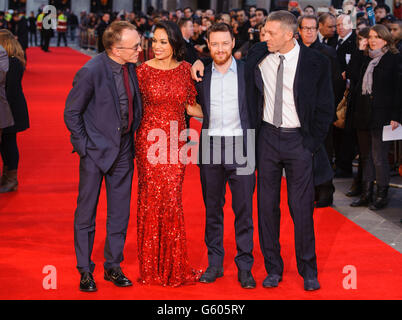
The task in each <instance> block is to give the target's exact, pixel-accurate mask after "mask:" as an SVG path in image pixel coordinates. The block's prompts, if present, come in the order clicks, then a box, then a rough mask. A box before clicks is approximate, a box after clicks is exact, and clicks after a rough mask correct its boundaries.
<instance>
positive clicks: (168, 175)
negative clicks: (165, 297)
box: [135, 22, 200, 286]
mask: <svg viewBox="0 0 402 320" xmlns="http://www.w3.org/2000/svg"><path fill="white" fill-rule="evenodd" d="M183 45H184V43H183V39H182V36H181V32H180V29H179V28H178V27H177V25H176V24H173V23H169V22H163V23H161V24H158V25H157V26H156V29H155V32H154V38H153V44H152V48H153V51H154V54H155V58H154V59H152V60H150V61H147V62H146V63H144V64H142V65H141V66H140V67H138V68H137V75H138V80H139V84H140V90H141V95H142V100H143V106H144V117H143V120H142V123H141V126H140V128H139V130H138V131H137V136H136V143H135V145H136V159H137V166H138V208H137V234H138V258H139V266H140V279H139V281H140V282H141V283H143V284H154V285H162V286H180V285H184V284H189V283H194V282H195V281H196V280H197V278H198V277H199V273H197V272H195V271H194V270H193V269H192V268H191V267H190V266H189V261H188V254H187V244H186V233H185V228H184V215H183V205H182V185H183V180H184V172H185V165H184V164H182V163H181V162H180V160H179V156H178V152H176V154H175V155H174V156H173V157H172V155H171V152H170V139H173V141H175V143H177V144H178V148H177V149H178V150H180V149H181V148H182V147H183V146H184V144H185V143H186V142H185V141H184V142H181V141H179V135H180V133H181V132H182V131H184V132H185V129H186V125H185V117H184V113H185V110H186V108H187V110H189V108H197V110H200V108H199V106H197V105H196V102H195V97H196V95H197V92H196V90H195V86H194V83H193V81H192V79H191V75H190V68H191V65H190V64H188V63H187V62H184V61H182V62H179V61H181V60H182V59H183V57H184V51H183ZM193 105H194V107H192V106H193ZM153 133H154V134H155V136H159V140H158V138H156V139H152V138H151V137H152V135H153ZM161 133H162V134H161ZM164 135H165V136H166V148H158V152H151V151H152V150H153V151H155V145H156V144H158V145H160V143H163V142H165V138H161V136H162V137H163V136H164ZM171 135H172V136H171ZM176 157H177V158H178V159H175V158H176ZM158 159H159V160H160V159H163V160H162V161H159V162H158V163H155V161H156V160H158Z"/></svg>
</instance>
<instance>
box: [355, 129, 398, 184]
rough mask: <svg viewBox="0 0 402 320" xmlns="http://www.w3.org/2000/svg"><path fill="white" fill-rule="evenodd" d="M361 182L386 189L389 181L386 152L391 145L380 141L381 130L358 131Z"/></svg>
mask: <svg viewBox="0 0 402 320" xmlns="http://www.w3.org/2000/svg"><path fill="white" fill-rule="evenodd" d="M357 138H358V140H359V149H360V158H361V165H362V169H363V181H365V182H374V180H376V181H377V184H378V185H379V186H380V187H387V186H388V185H389V181H390V174H389V171H390V168H389V160H388V152H389V148H390V145H391V143H390V142H389V141H386V142H383V141H382V129H371V130H358V131H357Z"/></svg>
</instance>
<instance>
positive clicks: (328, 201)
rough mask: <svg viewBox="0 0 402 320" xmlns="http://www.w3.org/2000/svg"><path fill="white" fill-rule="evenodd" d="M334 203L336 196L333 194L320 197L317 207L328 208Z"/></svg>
mask: <svg viewBox="0 0 402 320" xmlns="http://www.w3.org/2000/svg"><path fill="white" fill-rule="evenodd" d="M333 204H334V196H333V195H332V194H331V195H329V196H328V197H327V198H325V199H322V198H321V199H319V200H318V201H317V202H316V204H315V207H316V208H328V207H330V206H332V205H333Z"/></svg>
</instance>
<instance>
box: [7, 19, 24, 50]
mask: <svg viewBox="0 0 402 320" xmlns="http://www.w3.org/2000/svg"><path fill="white" fill-rule="evenodd" d="M10 27H11V30H10V31H11V32H12V33H13V34H14V35H15V36H16V37H17V39H18V42H19V43H20V44H21V47H22V49H23V50H24V51H26V50H27V48H28V35H29V30H28V21H27V19H26V18H25V13H23V12H21V13H14V14H13V18H12V20H11V22H10Z"/></svg>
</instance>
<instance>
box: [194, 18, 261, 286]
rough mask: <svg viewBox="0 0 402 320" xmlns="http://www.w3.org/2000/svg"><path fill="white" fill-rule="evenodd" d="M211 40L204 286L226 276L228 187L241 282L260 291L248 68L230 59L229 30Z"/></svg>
mask: <svg viewBox="0 0 402 320" xmlns="http://www.w3.org/2000/svg"><path fill="white" fill-rule="evenodd" d="M207 38H208V47H209V49H210V52H211V57H212V58H213V63H211V64H209V65H207V66H206V68H205V77H204V80H203V81H202V82H199V83H198V84H197V91H198V95H199V99H200V104H201V107H202V111H203V114H204V120H203V124H202V137H201V141H200V153H199V159H200V177H201V184H202V193H203V197H204V203H205V208H206V224H205V243H206V245H207V248H208V264H209V265H208V269H207V270H206V272H205V273H204V274H203V275H202V277H201V279H200V282H203V283H211V282H214V281H215V280H216V278H219V277H222V276H223V260H224V252H225V251H224V248H223V229H224V228H223V206H224V204H225V191H226V184H227V183H229V187H230V190H231V192H232V208H233V211H234V214H235V217H236V218H235V237H236V247H237V256H236V258H235V262H236V265H237V268H238V280H239V282H240V284H241V286H242V287H243V288H246V289H252V288H255V287H256V283H255V280H254V278H253V276H252V274H251V268H252V266H253V262H254V258H253V254H252V251H253V230H254V228H253V194H254V189H255V153H254V144H255V141H254V140H253V135H252V134H250V131H251V130H250V129H251V124H250V121H249V115H248V114H249V111H248V107H247V99H246V90H245V88H246V85H245V77H244V75H245V69H244V68H245V64H244V62H241V61H238V60H235V59H234V58H233V56H232V50H233V48H234V46H235V38H234V34H233V30H232V28H231V27H230V26H229V25H227V24H225V23H218V24H215V25H213V26H212V27H211V28H210V29H209V30H208V33H207ZM254 138H255V137H254ZM244 155H245V156H246V157H244ZM215 159H221V161H216V160H215Z"/></svg>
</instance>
